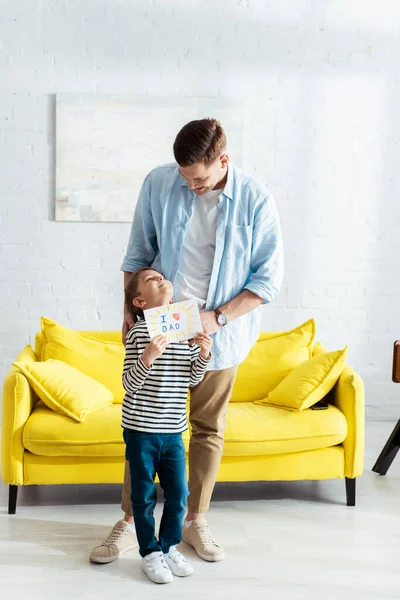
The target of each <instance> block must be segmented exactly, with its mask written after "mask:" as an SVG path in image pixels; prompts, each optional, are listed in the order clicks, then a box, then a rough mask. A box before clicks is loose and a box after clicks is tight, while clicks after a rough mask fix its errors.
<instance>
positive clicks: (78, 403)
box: [13, 359, 113, 423]
mask: <svg viewBox="0 0 400 600" xmlns="http://www.w3.org/2000/svg"><path fill="white" fill-rule="evenodd" d="M13 365H14V366H15V367H17V368H18V369H19V370H20V371H21V373H23V374H24V375H25V377H26V378H27V380H28V381H29V384H30V385H31V387H32V388H33V389H34V390H35V392H36V394H37V395H38V397H39V398H40V399H41V400H43V402H44V403H45V404H46V405H47V406H48V407H49V408H51V409H52V410H54V412H56V413H59V414H63V415H67V416H68V417H71V419H73V420H74V421H78V423H83V421H84V420H85V418H86V415H87V414H88V413H90V412H93V411H94V410H97V409H99V408H103V407H105V406H109V405H110V404H112V403H113V395H112V393H111V392H110V390H108V389H107V388H106V387H105V386H104V385H102V384H101V383H99V382H98V381H95V380H94V379H92V378H91V377H88V376H87V375H84V374H83V373H81V372H80V371H78V370H77V369H75V368H74V367H71V366H70V365H67V364H66V363H63V362H61V361H59V360H53V359H49V360H46V361H45V362H29V363H23V362H14V363H13Z"/></svg>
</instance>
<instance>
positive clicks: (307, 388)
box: [260, 346, 347, 410]
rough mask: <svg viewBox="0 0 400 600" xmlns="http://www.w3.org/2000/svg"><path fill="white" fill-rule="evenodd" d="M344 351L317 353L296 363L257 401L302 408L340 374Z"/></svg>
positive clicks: (321, 395)
mask: <svg viewBox="0 0 400 600" xmlns="http://www.w3.org/2000/svg"><path fill="white" fill-rule="evenodd" d="M346 356H347V346H346V348H344V349H343V350H336V351H335V352H324V353H322V354H316V355H315V356H313V357H312V358H310V359H309V360H307V361H306V362H304V363H302V364H301V365H298V366H297V367H296V368H295V369H293V371H292V372H291V373H289V375H287V376H286V377H285V379H284V380H283V381H281V382H280V384H279V385H277V387H276V388H275V389H274V390H272V392H270V393H269V394H268V397H267V398H265V399H264V400H261V401H260V402H261V403H262V404H270V405H273V406H279V407H281V408H286V409H289V410H304V409H305V408H309V407H310V406H312V405H313V404H316V403H317V402H319V401H320V400H322V398H324V396H326V395H327V394H328V393H329V392H330V391H331V389H332V388H333V386H334V385H335V383H336V382H337V380H338V379H339V377H340V374H341V372H342V371H343V367H344V365H345V361H346Z"/></svg>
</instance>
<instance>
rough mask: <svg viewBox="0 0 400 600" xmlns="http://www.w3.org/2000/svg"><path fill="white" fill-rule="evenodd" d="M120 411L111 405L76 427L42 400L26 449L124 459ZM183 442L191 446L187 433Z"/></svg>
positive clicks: (30, 422)
mask: <svg viewBox="0 0 400 600" xmlns="http://www.w3.org/2000/svg"><path fill="white" fill-rule="evenodd" d="M121 410H122V405H121V404H112V405H111V406H108V407H106V408H102V409H100V410H97V411H95V412H93V413H90V414H88V415H87V417H86V419H85V421H84V423H76V422H75V421H72V420H71V419H70V418H69V417H65V416H63V415H59V414H56V413H55V412H53V411H52V410H50V409H49V408H47V406H45V404H44V403H43V402H42V401H41V400H40V401H39V402H37V404H36V406H35V408H34V409H33V411H32V413H31V415H30V417H29V419H28V421H27V422H26V425H25V428H24V432H23V444H24V447H25V448H26V449H27V450H29V452H32V453H33V454H38V455H39V456H106V457H112V456H124V453H125V444H124V441H123V439H122V427H121ZM184 438H186V445H188V440H189V434H188V432H185V434H184Z"/></svg>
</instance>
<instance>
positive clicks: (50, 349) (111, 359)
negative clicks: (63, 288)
mask: <svg viewBox="0 0 400 600" xmlns="http://www.w3.org/2000/svg"><path fill="white" fill-rule="evenodd" d="M41 324H42V334H43V338H44V341H43V346H42V354H41V357H40V358H39V357H38V358H39V360H42V361H44V360H48V359H49V358H54V359H58V360H61V361H63V362H65V363H68V364H69V365H71V366H72V367H75V368H76V369H79V371H81V372H82V373H84V374H85V375H88V376H89V377H92V378H93V379H96V381H99V382H100V383H102V384H103V385H105V386H106V387H107V388H108V389H109V390H110V391H111V392H112V394H113V396H114V402H122V400H123V397H124V394H125V392H124V388H123V387H122V369H123V364H124V354H125V351H124V346H123V345H122V343H117V342H104V341H101V340H97V339H94V338H91V337H89V336H86V335H82V334H80V333H78V332H77V331H73V330H72V329H68V328H67V327H63V326H62V325H59V324H58V323H56V322H55V321H52V320H51V319H47V318H46V317H42V320H41Z"/></svg>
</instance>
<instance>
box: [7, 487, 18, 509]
mask: <svg viewBox="0 0 400 600" xmlns="http://www.w3.org/2000/svg"><path fill="white" fill-rule="evenodd" d="M17 494H18V486H17V485H10V486H9V489H8V514H9V515H15V511H16V510H17Z"/></svg>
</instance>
